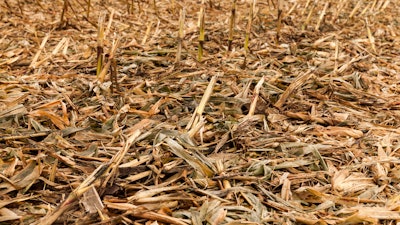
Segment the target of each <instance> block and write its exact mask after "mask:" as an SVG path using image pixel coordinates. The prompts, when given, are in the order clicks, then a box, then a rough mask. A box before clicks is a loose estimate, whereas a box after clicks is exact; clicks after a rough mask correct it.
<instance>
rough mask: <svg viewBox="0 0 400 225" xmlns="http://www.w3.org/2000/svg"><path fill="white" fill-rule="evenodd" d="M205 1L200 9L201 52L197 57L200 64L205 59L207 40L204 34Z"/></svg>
mask: <svg viewBox="0 0 400 225" xmlns="http://www.w3.org/2000/svg"><path fill="white" fill-rule="evenodd" d="M204 5H205V4H204V0H202V1H201V8H200V13H199V22H198V23H199V24H198V26H199V32H200V33H199V51H198V55H197V60H198V61H199V62H200V61H201V59H202V58H203V46H204V40H205V34H204V14H205V9H204Z"/></svg>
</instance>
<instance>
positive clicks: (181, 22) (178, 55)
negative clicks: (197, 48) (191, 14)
mask: <svg viewBox="0 0 400 225" xmlns="http://www.w3.org/2000/svg"><path fill="white" fill-rule="evenodd" d="M185 14H186V12H185V9H181V11H180V13H179V31H178V49H177V51H176V59H175V63H179V62H180V61H181V55H182V42H183V38H184V37H185V32H184V30H183V27H184V25H185Z"/></svg>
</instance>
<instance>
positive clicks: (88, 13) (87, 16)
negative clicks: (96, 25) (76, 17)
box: [86, 0, 90, 19]
mask: <svg viewBox="0 0 400 225" xmlns="http://www.w3.org/2000/svg"><path fill="white" fill-rule="evenodd" d="M89 15H90V0H88V1H87V9H86V18H87V19H89Z"/></svg>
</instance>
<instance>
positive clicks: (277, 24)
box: [276, 0, 283, 43]
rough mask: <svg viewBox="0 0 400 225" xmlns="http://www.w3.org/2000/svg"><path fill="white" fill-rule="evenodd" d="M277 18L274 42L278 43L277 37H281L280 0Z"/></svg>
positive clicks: (279, 0) (281, 15) (280, 1)
mask: <svg viewBox="0 0 400 225" xmlns="http://www.w3.org/2000/svg"><path fill="white" fill-rule="evenodd" d="M277 5H278V20H277V23H276V43H279V38H280V37H281V28H282V17H283V14H282V0H278V4H277Z"/></svg>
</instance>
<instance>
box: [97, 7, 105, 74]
mask: <svg viewBox="0 0 400 225" xmlns="http://www.w3.org/2000/svg"><path fill="white" fill-rule="evenodd" d="M104 17H105V15H104V14H101V15H100V16H99V22H98V23H99V24H98V29H97V68H96V76H97V77H99V76H100V72H101V70H102V68H103V60H104V58H103V53H104Z"/></svg>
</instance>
